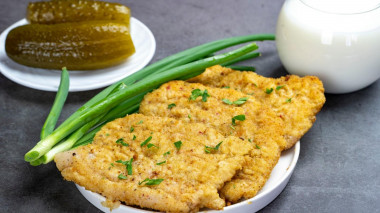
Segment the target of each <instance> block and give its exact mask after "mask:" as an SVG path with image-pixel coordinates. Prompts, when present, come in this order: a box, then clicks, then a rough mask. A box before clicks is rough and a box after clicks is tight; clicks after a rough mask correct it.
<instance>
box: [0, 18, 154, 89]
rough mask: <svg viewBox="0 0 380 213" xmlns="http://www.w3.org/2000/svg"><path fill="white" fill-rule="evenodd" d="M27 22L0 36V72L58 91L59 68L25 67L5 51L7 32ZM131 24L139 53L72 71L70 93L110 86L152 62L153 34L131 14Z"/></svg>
mask: <svg viewBox="0 0 380 213" xmlns="http://www.w3.org/2000/svg"><path fill="white" fill-rule="evenodd" d="M25 24H27V21H26V19H22V20H20V21H18V22H16V23H14V24H13V25H11V26H10V27H8V28H7V29H6V30H5V31H4V32H3V33H2V34H1V35H0V72H2V73H3V75H4V76H6V77H7V78H9V79H10V80H12V81H14V82H16V83H19V84H21V85H24V86H27V87H30V88H33V89H39V90H45V91H57V89H58V86H59V81H60V75H61V72H60V71H59V70H49V69H40V68H33V67H27V66H24V65H21V64H18V63H16V62H14V61H13V60H12V59H10V58H9V57H8V56H7V54H6V52H5V40H6V37H7V34H8V32H9V31H10V30H11V29H13V28H15V27H17V26H20V25H25ZM130 24H131V36H132V40H133V43H134V45H135V49H136V52H135V53H134V54H133V55H132V56H131V57H129V58H128V59H127V61H125V62H124V63H123V64H119V65H117V66H113V67H109V68H105V69H98V70H91V71H70V72H69V74H70V92H75V91H85V90H91V89H98V88H101V87H105V86H108V85H110V84H112V83H115V82H117V81H119V80H121V79H123V78H125V77H127V76H129V75H131V74H132V73H134V72H136V71H138V70H140V69H141V68H143V67H144V66H145V65H147V64H148V63H149V61H150V60H151V59H152V58H153V55H154V52H155V51H156V41H155V39H154V36H153V33H152V32H151V31H150V30H149V28H148V27H147V26H145V25H144V24H143V23H142V22H140V21H139V20H137V19H136V18H133V17H132V18H131V20H130Z"/></svg>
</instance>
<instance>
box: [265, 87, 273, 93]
mask: <svg viewBox="0 0 380 213" xmlns="http://www.w3.org/2000/svg"><path fill="white" fill-rule="evenodd" d="M272 92H273V88H269V89H268V88H266V90H265V93H266V94H271V93H272Z"/></svg>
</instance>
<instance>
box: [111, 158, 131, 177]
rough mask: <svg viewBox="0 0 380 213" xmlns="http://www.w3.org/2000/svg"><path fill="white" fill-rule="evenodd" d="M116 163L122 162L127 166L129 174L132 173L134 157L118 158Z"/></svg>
mask: <svg viewBox="0 0 380 213" xmlns="http://www.w3.org/2000/svg"><path fill="white" fill-rule="evenodd" d="M115 162H116V163H121V164H123V165H125V166H126V167H127V172H128V175H132V163H133V158H131V159H130V160H129V161H122V160H117V161H115Z"/></svg>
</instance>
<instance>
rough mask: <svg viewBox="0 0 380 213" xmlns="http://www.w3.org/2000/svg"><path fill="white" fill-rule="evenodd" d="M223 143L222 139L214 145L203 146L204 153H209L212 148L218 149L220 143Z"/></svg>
mask: <svg viewBox="0 0 380 213" xmlns="http://www.w3.org/2000/svg"><path fill="white" fill-rule="evenodd" d="M222 143H223V141H221V142H220V143H218V144H217V145H216V146H215V147H212V146H205V152H206V153H211V151H213V150H218V149H219V147H220V145H221V144H222Z"/></svg>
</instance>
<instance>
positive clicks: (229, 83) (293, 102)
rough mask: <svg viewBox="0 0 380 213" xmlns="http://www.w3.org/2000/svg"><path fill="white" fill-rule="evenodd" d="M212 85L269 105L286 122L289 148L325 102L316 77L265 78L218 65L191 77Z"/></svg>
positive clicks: (320, 85)
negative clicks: (247, 95) (244, 94)
mask: <svg viewBox="0 0 380 213" xmlns="http://www.w3.org/2000/svg"><path fill="white" fill-rule="evenodd" d="M189 82H197V83H201V84H204V85H206V86H210V87H218V88H222V87H230V88H232V89H235V90H238V91H241V92H243V93H246V94H250V95H252V96H253V97H254V98H255V99H256V100H257V101H259V102H261V103H263V104H264V105H266V106H269V107H270V108H271V109H272V110H273V111H274V112H275V113H276V114H277V115H278V116H279V117H280V118H281V119H282V120H283V121H284V123H285V125H284V126H283V128H284V131H285V138H286V142H287V143H286V147H285V149H288V148H290V147H292V146H293V145H294V144H295V143H296V142H297V141H299V139H300V138H301V137H302V136H303V135H304V134H305V133H306V132H307V131H308V130H309V129H310V128H311V127H312V125H313V123H314V121H315V120H316V117H315V116H316V114H317V113H318V112H319V111H320V110H321V108H322V106H323V104H324V103H325V101H326V98H325V96H324V88H323V85H322V82H321V81H320V80H319V79H318V78H317V77H315V76H305V77H302V78H301V77H299V76H296V75H288V76H284V77H281V78H266V77H264V76H260V75H258V74H256V73H254V72H240V71H235V70H232V69H230V68H226V67H222V66H220V65H216V66H213V67H210V68H208V69H206V70H205V72H203V73H202V74H201V75H199V76H196V77H194V78H192V79H190V80H189Z"/></svg>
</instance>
